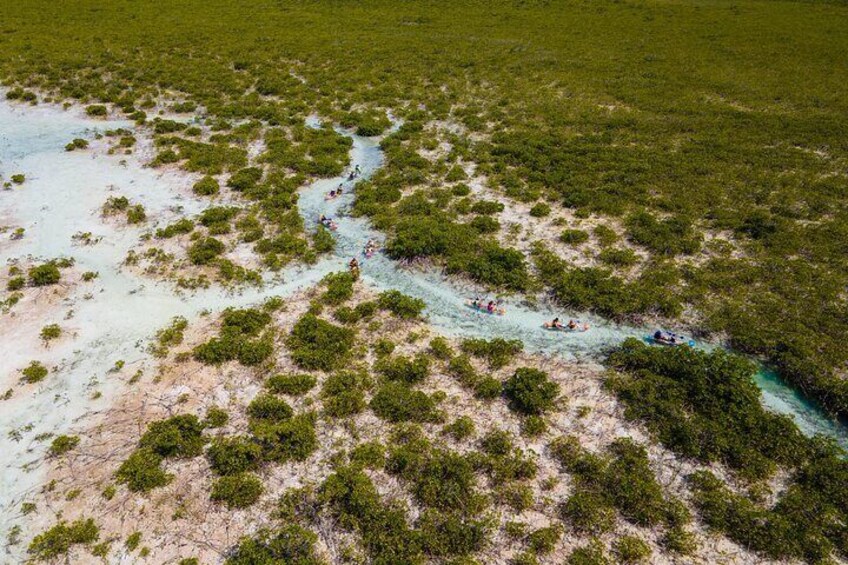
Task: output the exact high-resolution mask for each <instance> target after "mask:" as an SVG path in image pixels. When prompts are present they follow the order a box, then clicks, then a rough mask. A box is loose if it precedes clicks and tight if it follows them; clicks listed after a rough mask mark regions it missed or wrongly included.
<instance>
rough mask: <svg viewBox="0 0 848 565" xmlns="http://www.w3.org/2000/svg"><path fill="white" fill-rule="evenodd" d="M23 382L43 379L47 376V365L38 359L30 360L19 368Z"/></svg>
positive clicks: (30, 382) (34, 381) (29, 382)
mask: <svg viewBox="0 0 848 565" xmlns="http://www.w3.org/2000/svg"><path fill="white" fill-rule="evenodd" d="M21 374H22V375H23V378H22V379H21V380H22V381H23V382H25V383H28V384H33V383H37V382H41V381H43V380H44V379H45V378H46V377H47V367H45V366H44V365H42V364H41V363H40V362H38V361H31V362H30V364H29V365H28V366H27V367H25V368H23V369H21Z"/></svg>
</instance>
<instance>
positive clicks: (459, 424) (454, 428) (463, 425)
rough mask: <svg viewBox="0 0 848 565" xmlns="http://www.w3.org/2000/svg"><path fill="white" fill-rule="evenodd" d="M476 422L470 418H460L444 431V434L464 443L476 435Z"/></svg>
mask: <svg viewBox="0 0 848 565" xmlns="http://www.w3.org/2000/svg"><path fill="white" fill-rule="evenodd" d="M474 428H475V426H474V420H472V419H471V418H469V417H468V416H460V417H459V418H457V419H456V420H454V421H453V422H451V423H450V424H448V425H447V426H445V427H444V428H443V429H442V433H444V434H447V435H449V436H451V437H452V438H453V439H455V440H457V441H463V440H465V439H468V438H470V437H471V436H472V435H474Z"/></svg>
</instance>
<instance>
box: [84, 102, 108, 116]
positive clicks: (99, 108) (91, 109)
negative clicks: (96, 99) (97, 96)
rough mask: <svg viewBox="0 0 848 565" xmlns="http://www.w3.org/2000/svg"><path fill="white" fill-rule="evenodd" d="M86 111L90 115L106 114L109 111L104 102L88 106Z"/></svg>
mask: <svg viewBox="0 0 848 565" xmlns="http://www.w3.org/2000/svg"><path fill="white" fill-rule="evenodd" d="M85 113H86V114H88V115H89V116H98V117H99V116H105V115H106V114H107V113H108V110H107V109H106V106H103V105H102V104H92V105H91V106H86V108H85Z"/></svg>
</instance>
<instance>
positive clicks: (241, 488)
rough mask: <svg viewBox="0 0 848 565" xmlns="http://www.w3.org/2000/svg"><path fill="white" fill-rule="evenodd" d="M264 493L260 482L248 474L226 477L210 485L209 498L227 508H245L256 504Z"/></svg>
mask: <svg viewBox="0 0 848 565" xmlns="http://www.w3.org/2000/svg"><path fill="white" fill-rule="evenodd" d="M264 491H265V489H264V487H263V486H262V481H260V480H259V478H258V477H256V476H254V475H251V474H250V473H237V474H235V475H226V476H223V477H221V478H219V479H217V480H216V481H215V482H214V483H213V484H212V494H211V496H210V498H211V499H212V500H214V501H215V502H221V503H223V504H224V505H225V506H226V507H227V508H229V509H233V508H247V507H248V506H252V505H253V504H256V501H258V500H259V497H260V496H262V493H263V492H264Z"/></svg>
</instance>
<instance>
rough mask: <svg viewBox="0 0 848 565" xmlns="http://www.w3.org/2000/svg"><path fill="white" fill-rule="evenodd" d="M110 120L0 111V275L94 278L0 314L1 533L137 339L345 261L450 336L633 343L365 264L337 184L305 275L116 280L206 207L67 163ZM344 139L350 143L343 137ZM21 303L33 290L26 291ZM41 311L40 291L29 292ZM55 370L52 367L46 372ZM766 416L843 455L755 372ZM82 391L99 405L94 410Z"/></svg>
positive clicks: (368, 144)
mask: <svg viewBox="0 0 848 565" xmlns="http://www.w3.org/2000/svg"><path fill="white" fill-rule="evenodd" d="M119 125H124V126H126V124H118V123H116V122H103V121H92V120H88V119H86V118H84V117H80V116H79V115H78V114H74V113H72V112H63V111H61V110H59V109H56V108H45V107H38V108H27V107H20V106H12V105H10V104H9V103H7V102H5V101H3V102H0V175H2V177H3V178H4V179H8V178H9V177H10V176H11V175H12V174H16V173H23V174H25V175H26V182H25V183H24V184H23V185H22V186H20V187H17V186H16V187H14V188H12V189H10V190H3V191H0V226H4V225H6V226H12V227H19V226H20V227H23V228H25V230H26V232H25V237H24V238H23V239H21V240H16V241H12V240H11V239H10V238H9V232H7V233H5V234H0V265H2V266H3V268H7V265H11V264H13V263H14V262H15V261H16V260H21V259H25V258H27V257H32V258H34V259H39V260H47V259H53V258H58V257H73V258H74V259H75V261H76V264H75V266H74V270H75V271H78V272H83V271H97V272H99V277H98V278H97V279H96V280H95V281H94V282H92V283H87V284H82V285H76V286H75V287H73V288H70V289H68V292H67V293H66V295H65V296H62V297H61V299H60V301H59V303H58V304H57V305H53V306H52V307H51V308H50V309H47V310H43V311H42V310H40V309H38V308H36V309H34V310H33V311H29V310H21V312H20V313H18V312H16V309H15V308H12V310H11V311H10V313H8V314H5V315H2V316H0V338H2V356H0V394H2V393H3V392H4V391H6V390H7V389H9V388H15V389H16V390H15V391H14V394H13V396H12V398H11V399H9V400H5V401H0V452H2V453H3V458H2V463H0V535H4V533H5V531H6V530H7V529H8V527H10V526H11V524H12V523H13V522H14V519H15V516H16V515H17V514H18V509H19V505H20V503H21V502H22V501H23V500H25V499H26V496H27V493H28V492H30V491H31V490H32V489H35V488H37V487H38V486H39V485H40V484H41V481H42V478H43V471H44V468H43V467H42V466H43V465H44V458H43V455H44V449H45V447H46V445H47V444H49V442H45V441H39V440H38V439H37V438H38V436H39V435H40V434H45V433H53V434H60V433H73V430H74V428H75V425H76V423H77V422H78V421H79V420H80V419H81V418H83V417H87V416H91V415H92V414H96V413H97V412H102V411H104V410H106V409H107V408H108V407H109V406H110V404H111V401H112V399H114V396H115V395H116V394H120V393H121V392H123V391H124V390H125V389H123V388H122V387H123V385H122V384H121V382H120V381H118V380H117V379H115V378H112V380H111V381H110V375H112V373H111V372H110V369H111V368H112V367H114V366H115V363H116V362H118V361H123V362H124V363H125V369H124V370H125V371H126V370H130V371H132V372H134V371H136V370H139V369H141V370H146V369H151V368H152V367H153V363H152V362H151V360H150V358H149V356H148V355H147V353H146V352H145V348H146V345H147V343H148V340H149V338H150V337H151V336H152V335H153V334H154V333H155V331H156V330H157V329H159V328H161V327H163V326H165V325H166V324H167V323H168V322H169V321H170V319H171V318H172V317H174V316H178V315H179V316H185V317H186V318H188V319H189V320H192V319H194V318H196V317H197V316H198V315H199V314H200V313H201V311H204V310H209V311H212V312H216V311H219V310H221V309H223V308H225V307H227V306H239V305H245V304H251V303H256V302H259V301H261V300H262V299H263V298H264V297H267V296H286V295H289V294H292V293H294V292H296V291H297V290H299V289H302V288H305V287H309V286H311V285H313V284H315V283H316V282H318V281H319V280H320V279H321V278H322V277H323V276H324V275H326V274H327V273H329V272H332V271H336V270H341V269H345V268H346V265H347V262H348V261H349V260H350V258H352V257H358V259H359V260H360V263H361V265H362V266H361V273H362V279H363V280H364V282H365V283H367V284H369V285H372V286H373V287H375V288H377V289H388V288H396V289H398V290H401V291H402V292H404V293H407V294H409V295H412V296H415V297H418V298H421V299H423V300H424V301H425V302H426V304H427V309H426V313H427V315H428V317H429V320H430V322H431V323H432V324H433V325H434V326H435V328H436V329H438V330H439V331H441V332H443V333H446V334H448V335H454V336H475V337H486V338H492V337H504V338H508V339H516V338H517V339H521V340H522V341H523V342H524V343H525V345H526V348H527V349H528V350H529V351H533V352H541V353H544V354H546V355H551V356H553V355H557V356H563V357H566V358H584V359H598V358H600V356H602V355H603V354H604V353H605V352H606V351H608V350H609V349H610V348H612V347H614V346H615V345H616V344H618V343H620V342H621V341H622V340H623V339H625V338H627V337H631V336H636V337H641V336H643V335H644V334H645V333H646V331H647V330H646V329H645V328H636V327H627V326H621V325H616V324H613V323H610V322H609V321H607V320H604V319H601V318H597V317H594V316H590V315H586V314H585V313H577V312H563V311H557V312H555V311H554V310H553V309H552V308H551V307H550V305H544V304H543V305H539V306H535V307H533V308H529V307H526V306H522V305H521V304H518V303H508V304H506V307H507V315H505V316H493V315H488V314H482V313H477V312H475V311H472V310H470V309H469V308H467V307H466V306H465V303H464V301H465V299H466V298H467V297H470V296H474V295H475V294H477V293H479V292H480V291H479V289H476V288H475V287H473V286H471V285H467V284H460V283H456V282H453V281H450V280H447V279H446V278H445V277H443V276H442V275H441V273H440V272H438V271H421V270H410V269H406V268H403V267H402V266H400V265H398V264H397V263H396V262H394V261H391V260H389V259H387V258H386V257H385V256H383V255H381V254H379V253H378V254H376V255H374V256H373V257H371V258H365V257H364V255H363V253H362V250H363V246H364V245H365V242H366V241H367V240H369V239H372V240H374V241H377V242H382V240H383V237H382V235H381V234H380V233H379V232H377V231H375V230H373V229H371V227H370V226H369V224H368V222H367V221H366V220H364V219H358V218H353V217H350V216H348V215H346V213H345V211H346V210H347V209H348V208H349V206H350V205H351V203H352V200H353V195H352V192H353V190H352V189H353V182H351V181H348V180H347V179H346V177H338V178H332V179H325V180H319V181H317V182H315V183H313V184H311V185H309V186H308V187H305V188H304V189H303V190H302V191H301V198H300V202H299V206H300V209H301V212H302V214H303V216H304V218H305V220H306V223H307V225H309V226H313V225H314V224H315V221H316V219H317V218H318V217H319V216H320V215H321V214H324V215H327V216H330V217H332V218H334V219H335V220H336V222H337V223H338V229H337V230H336V231H335V232H333V233H334V236H335V237H336V241H337V246H336V250H335V252H334V253H333V254H331V255H330V256H328V257H326V258H324V259H322V260H321V261H319V262H318V263H317V264H316V265H312V266H310V267H308V268H302V267H295V268H290V269H287V270H284V271H283V272H282V273H280V274H278V275H274V276H273V278H269V279H268V280H267V281H266V284H265V285H264V286H262V287H261V288H247V289H244V290H243V291H241V292H237V293H231V292H227V291H225V290H222V289H219V288H210V289H206V290H199V291H197V292H194V293H191V294H188V295H186V294H178V293H176V292H174V288H173V286H172V284H170V283H156V282H152V281H149V280H142V279H139V278H137V277H135V276H133V275H131V274H129V273H127V272H126V271H124V270H122V269H121V263H122V262H123V260H124V258H125V257H126V254H127V252H128V251H129V250H130V249H131V248H132V247H133V246H134V245H135V244H136V243H137V242H138V238H139V237H140V235H141V234H142V232H143V231H146V230H148V229H150V228H151V226H153V225H156V224H158V225H166V224H168V223H170V222H171V221H173V220H174V219H176V218H179V217H183V216H186V215H193V214H195V213H197V212H199V211H201V210H203V209H204V208H205V207H207V206H208V205H209V201H208V200H206V199H202V198H195V197H194V196H192V195H191V191H190V190H189V188H188V187H189V186H190V184H191V180H192V179H190V178H188V177H187V176H186V175H183V174H182V173H177V172H171V173H160V172H158V171H156V170H153V169H149V168H144V167H142V166H140V164H139V163H138V162H137V161H134V160H133V159H127V160H126V161H125V162H124V161H123V160H122V158H121V157H119V156H106V155H103V154H102V152H97V151H81V152H66V151H64V150H63V147H64V145H65V144H66V143H67V142H68V141H70V140H71V139H73V138H74V137H85V138H89V139H91V138H93V136H94V133H95V131H96V130H103V129H105V128H107V127H110V128H114V127H118V126H119ZM348 135H350V134H348ZM351 137H352V139H353V142H354V144H353V148H352V151H351V167H354V166H356V165H359V167H360V168H361V171H362V178H367V177H368V176H369V175H371V174H373V172H374V171H375V170H377V169H378V168H379V167H380V166H381V165H382V162H383V154H382V151H381V150H380V148H379V144H378V140H376V139H369V138H361V137H358V136H355V135H351ZM340 183H343V184H344V186H345V188H346V190H345V194H344V196H343V197H341V198H338V199H336V200H332V201H327V200H325V198H324V196H325V195H326V193H327V192H329V191H330V190H331V189H334V188H336V187H337V186H338V185H339V184H340ZM112 195H123V196H127V197H128V198H129V199H130V200H131V201H133V202H134V203H140V204H143V205H144V207H145V209H146V210H147V214H148V216H149V218H150V222H148V224H147V225H145V226H144V227H139V228H136V227H126V226H120V227H118V225H117V224H116V223H114V222H109V221H106V220H104V219H103V218H102V217H101V216H100V208H101V206H102V204H103V203H104V202H105V200H106V199H107V198H108V197H109V196H112ZM78 232H91V234H92V236H93V237H95V238H98V237H102V239H101V240H100V242H99V243H97V244H96V245H77V244H75V243H74V241H73V239H72V236H73V235H74V234H75V233H78ZM27 292H36V291H34V290H29V291H27ZM37 292H41V293H43V294H44V296H43V297H42V298H43V299H44V300H47V299H48V298H47V296H48V293H51V292H52V290H51V289H47V290H40V291H37ZM554 315H559V316H560V317H563V318H568V317H573V318H579V319H581V320H584V321H587V322H589V324H590V325H591V330H590V331H587V332H582V333H559V332H548V331H545V330H543V329H542V328H541V324H542V322H543V321H544V320H546V319H550V318H552V317H553V316H554ZM51 323H58V324H60V325H61V326H62V327H63V328H66V329H67V330H68V333H70V334H72V337H71V338H67V339H62V340H61V341H60V343H57V344H56V345H54V346H51V347H49V348H46V347H44V346H43V345H42V344H41V342H40V340H39V338H38V333H39V331H40V330H41V328H42V327H43V326H45V325H47V324H51ZM33 359H37V360H40V361H41V362H43V363H44V364H45V365H46V366H48V367H51V369H52V370H51V374H50V375H49V377H48V378H47V379H46V380H45V381H43V382H42V383H39V384H38V385H26V386H18V385H17V381H18V379H19V376H20V373H19V370H20V369H21V368H23V367H24V366H26V365H27V364H28V363H29V361H31V360H33ZM53 368H55V369H53ZM755 380H756V382H757V383H758V384H759V385H760V387H761V389H762V391H763V402H764V403H765V405H767V406H768V407H769V408H771V409H773V410H775V411H778V412H781V413H785V414H790V415H792V416H793V417H794V418H795V421H796V422H797V423H798V426H799V427H800V428H801V429H802V430H803V431H804V432H805V433H808V434H816V433H821V434H826V435H829V436H831V437H834V438H836V439H837V440H838V441H839V442H840V443H841V444H842V445H844V446H848V431H846V428H845V427H844V426H841V425H839V424H838V423H836V422H834V421H833V420H831V419H829V418H828V417H826V416H825V415H824V414H822V413H821V412H820V411H818V410H817V409H816V408H815V407H814V406H812V405H811V404H810V403H808V402H806V401H805V400H804V399H803V398H802V397H801V396H800V395H798V394H797V393H796V392H795V391H794V390H793V389H791V388H789V387H787V386H786V385H785V384H783V383H782V382H780V380H779V379H776V378H775V377H774V376H773V375H771V374H769V373H766V372H763V373H761V374H758V375H757V376H756V377H755ZM94 391H97V393H98V394H99V395H100V396H99V397H97V398H94Z"/></svg>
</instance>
